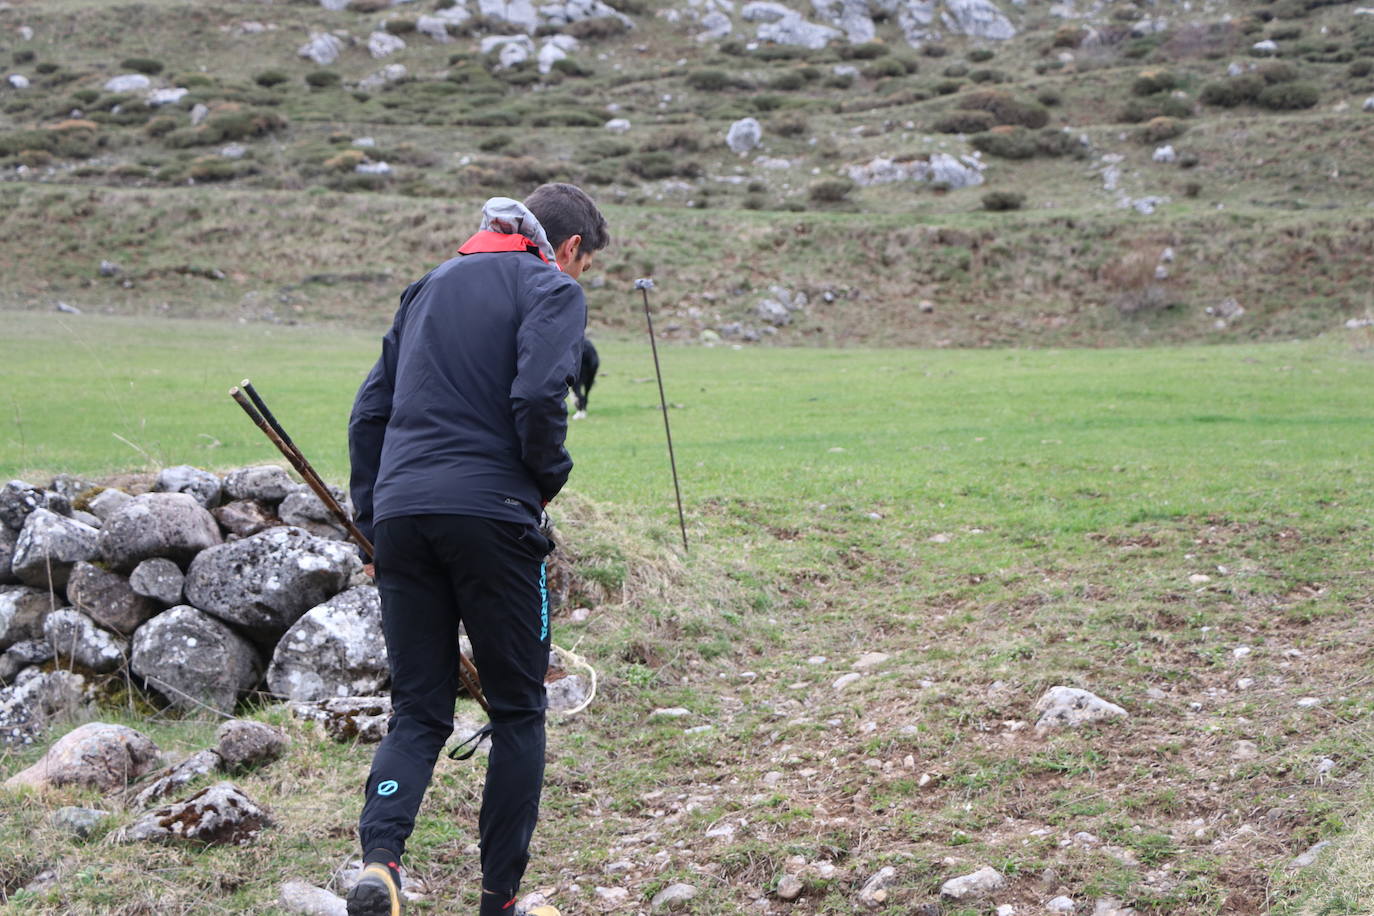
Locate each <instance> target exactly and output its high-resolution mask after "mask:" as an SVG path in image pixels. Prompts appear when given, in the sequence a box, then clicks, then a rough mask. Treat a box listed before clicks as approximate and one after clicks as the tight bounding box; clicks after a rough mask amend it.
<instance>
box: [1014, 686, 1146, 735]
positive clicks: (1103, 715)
mask: <svg viewBox="0 0 1374 916" xmlns="http://www.w3.org/2000/svg"><path fill="white" fill-rule="evenodd" d="M1035 712H1036V713H1038V714H1039V716H1040V718H1039V719H1038V720H1036V723H1035V727H1036V728H1038V729H1047V728H1063V727H1070V728H1076V727H1077V726H1080V725H1085V724H1087V723H1089V722H1100V721H1104V720H1106V719H1119V718H1125V717H1126V715H1127V713H1126V710H1124V709H1122V708H1121V707H1120V706H1117V705H1116V704H1114V703H1108V702H1107V701H1106V700H1104V699H1102V698H1101V697H1099V696H1097V695H1096V694H1093V693H1090V692H1088V691H1086V690H1081V689H1079V688H1077V687H1062V686H1061V687H1051V688H1050V689H1049V690H1048V691H1046V692H1045V694H1044V696H1042V697H1040V699H1039V700H1037V701H1036V702H1035Z"/></svg>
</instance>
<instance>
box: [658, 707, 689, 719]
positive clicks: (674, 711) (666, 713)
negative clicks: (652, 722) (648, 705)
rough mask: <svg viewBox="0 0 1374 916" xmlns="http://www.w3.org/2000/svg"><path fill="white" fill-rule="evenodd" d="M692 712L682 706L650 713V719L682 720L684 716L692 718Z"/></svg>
mask: <svg viewBox="0 0 1374 916" xmlns="http://www.w3.org/2000/svg"><path fill="white" fill-rule="evenodd" d="M691 714H692V711H691V710H690V709H686V708H684V707H682V706H668V707H665V708H663V709H655V710H654V711H653V712H651V713H649V718H650V719H660V718H662V719H680V718H682V717H683V716H690V715H691Z"/></svg>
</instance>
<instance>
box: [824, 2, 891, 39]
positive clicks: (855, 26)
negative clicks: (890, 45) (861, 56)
mask: <svg viewBox="0 0 1374 916" xmlns="http://www.w3.org/2000/svg"><path fill="white" fill-rule="evenodd" d="M811 5H812V6H813V7H814V8H815V10H816V15H818V16H820V17H821V18H822V19H824V20H826V21H827V22H828V23H830V24H831V25H833V26H835V27H836V28H838V29H840V30H841V31H842V32H844V33H845V38H847V39H848V40H849V43H850V44H856V45H861V44H866V43H868V42H870V41H872V40H873V39H874V38H875V37H876V35H877V27H876V26H875V25H874V23H873V15H872V13H870V12H869V8H868V0H811Z"/></svg>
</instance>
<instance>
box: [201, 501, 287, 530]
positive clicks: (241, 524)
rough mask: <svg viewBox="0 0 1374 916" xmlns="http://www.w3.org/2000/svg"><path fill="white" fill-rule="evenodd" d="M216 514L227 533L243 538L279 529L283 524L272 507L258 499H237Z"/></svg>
mask: <svg viewBox="0 0 1374 916" xmlns="http://www.w3.org/2000/svg"><path fill="white" fill-rule="evenodd" d="M214 514H215V520H216V521H218V522H219V523H220V526H221V527H223V528H224V530H225V531H228V532H229V533H230V534H233V535H237V536H238V537H241V538H246V537H252V536H253V535H255V534H257V533H259V532H261V531H266V530H267V529H268V528H278V527H280V526H281V523H282V520H281V519H280V518H278V517H277V514H276V512H274V511H273V510H272V507H271V506H269V505H267V503H264V502H260V501H258V500H256V499H236V500H234V501H233V502H231V503H225V504H224V505H222V506H220V507H219V508H218V509H216V510H215V513H214Z"/></svg>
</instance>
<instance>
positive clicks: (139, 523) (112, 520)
mask: <svg viewBox="0 0 1374 916" xmlns="http://www.w3.org/2000/svg"><path fill="white" fill-rule="evenodd" d="M223 541H224V539H223V537H221V536H220V533H219V526H218V525H216V524H215V517H214V516H213V515H211V514H210V512H209V511H208V510H207V509H206V508H205V507H204V506H202V505H201V504H200V503H198V502H196V500H195V497H193V496H190V495H188V494H186V493H144V494H142V495H141V496H135V497H134V498H133V499H132V500H130V501H129V502H128V503H125V504H124V505H122V506H120V507H119V508H118V509H116V510H115V511H114V512H113V513H111V515H110V517H109V518H107V519H106V520H105V527H104V528H102V529H101V530H100V552H101V554H102V555H103V556H104V558H105V560H106V562H107V563H109V564H110V566H111V568H113V569H115V570H117V571H119V572H129V571H130V570H132V569H133V568H134V567H135V566H137V565H138V564H139V563H142V562H143V561H144V560H147V559H149V558H150V557H164V558H166V559H168V560H172V561H173V562H175V563H177V564H185V563H188V562H190V560H191V558H192V557H194V556H195V555H196V554H198V553H200V552H201V551H202V550H205V549H206V548H209V547H214V546H215V545H216V544H221V543H223Z"/></svg>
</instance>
